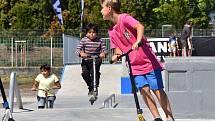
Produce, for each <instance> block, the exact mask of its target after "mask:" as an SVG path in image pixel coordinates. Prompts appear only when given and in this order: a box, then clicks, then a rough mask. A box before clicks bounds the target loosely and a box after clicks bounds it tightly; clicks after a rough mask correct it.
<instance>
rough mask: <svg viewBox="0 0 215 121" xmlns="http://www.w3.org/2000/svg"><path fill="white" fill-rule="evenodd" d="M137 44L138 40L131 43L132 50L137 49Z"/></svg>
mask: <svg viewBox="0 0 215 121" xmlns="http://www.w3.org/2000/svg"><path fill="white" fill-rule="evenodd" d="M138 44H139V42H135V43H134V44H133V45H132V50H137V49H138V47H139V46H138Z"/></svg>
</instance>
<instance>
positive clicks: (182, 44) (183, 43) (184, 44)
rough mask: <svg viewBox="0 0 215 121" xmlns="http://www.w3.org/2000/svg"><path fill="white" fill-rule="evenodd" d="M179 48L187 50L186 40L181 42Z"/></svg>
mask: <svg viewBox="0 0 215 121" xmlns="http://www.w3.org/2000/svg"><path fill="white" fill-rule="evenodd" d="M181 48H182V49H184V48H187V40H181Z"/></svg>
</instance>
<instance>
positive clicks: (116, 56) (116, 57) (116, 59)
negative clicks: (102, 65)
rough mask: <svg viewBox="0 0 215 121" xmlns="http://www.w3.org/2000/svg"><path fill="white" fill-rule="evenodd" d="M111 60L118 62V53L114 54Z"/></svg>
mask: <svg viewBox="0 0 215 121" xmlns="http://www.w3.org/2000/svg"><path fill="white" fill-rule="evenodd" d="M111 61H112V62H113V63H115V62H117V61H118V55H113V56H112V59H111Z"/></svg>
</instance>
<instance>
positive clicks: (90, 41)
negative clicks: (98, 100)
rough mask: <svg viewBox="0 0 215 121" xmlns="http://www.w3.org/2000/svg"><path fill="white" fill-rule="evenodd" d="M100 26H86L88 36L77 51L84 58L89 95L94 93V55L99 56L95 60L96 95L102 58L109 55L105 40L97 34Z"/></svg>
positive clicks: (84, 73) (83, 70)
mask: <svg viewBox="0 0 215 121" xmlns="http://www.w3.org/2000/svg"><path fill="white" fill-rule="evenodd" d="M97 33H98V28H97V26H96V25H94V24H92V23H89V24H87V25H86V27H85V34H86V36H85V37H83V38H82V39H81V41H80V43H79V45H77V49H76V53H77V55H78V56H79V57H81V58H82V63H81V68H82V73H81V76H82V77H83V79H84V81H85V82H86V84H87V86H88V90H89V91H88V96H91V95H92V94H93V80H94V73H93V59H92V56H98V58H97V59H96V61H95V68H96V74H95V75H96V93H97V94H96V95H98V87H99V79H100V75H101V73H100V66H101V64H102V59H104V58H105V56H106V55H107V49H106V45H105V42H104V41H102V40H101V38H99V37H98V36H97Z"/></svg>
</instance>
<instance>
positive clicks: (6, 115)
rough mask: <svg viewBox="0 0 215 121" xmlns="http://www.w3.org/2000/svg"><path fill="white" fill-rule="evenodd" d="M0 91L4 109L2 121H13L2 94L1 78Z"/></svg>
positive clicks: (3, 93)
mask: <svg viewBox="0 0 215 121" xmlns="http://www.w3.org/2000/svg"><path fill="white" fill-rule="evenodd" d="M0 89H1V94H2V98H3V107H4V108H5V113H4V115H3V118H2V121H15V120H14V119H13V116H12V113H11V111H10V108H9V104H8V101H7V98H6V95H5V92H4V87H3V84H2V81H1V78H0ZM8 116H9V117H8Z"/></svg>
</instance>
